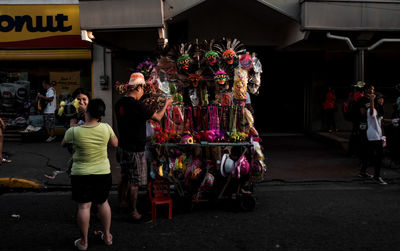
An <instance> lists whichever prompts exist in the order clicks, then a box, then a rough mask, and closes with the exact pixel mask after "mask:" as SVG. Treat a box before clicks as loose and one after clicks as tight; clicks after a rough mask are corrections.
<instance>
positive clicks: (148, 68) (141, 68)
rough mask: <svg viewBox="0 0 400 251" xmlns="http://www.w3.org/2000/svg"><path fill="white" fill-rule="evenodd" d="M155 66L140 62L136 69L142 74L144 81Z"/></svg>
mask: <svg viewBox="0 0 400 251" xmlns="http://www.w3.org/2000/svg"><path fill="white" fill-rule="evenodd" d="M154 66H155V64H154V63H153V62H150V61H144V62H141V63H140V64H139V65H138V66H137V67H136V69H137V70H138V71H139V72H140V73H142V74H143V76H144V78H145V79H148V78H149V76H150V73H151V71H152V70H153V68H154Z"/></svg>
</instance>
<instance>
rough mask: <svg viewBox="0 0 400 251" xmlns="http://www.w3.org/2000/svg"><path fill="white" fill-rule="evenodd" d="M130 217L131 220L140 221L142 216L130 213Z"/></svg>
mask: <svg viewBox="0 0 400 251" xmlns="http://www.w3.org/2000/svg"><path fill="white" fill-rule="evenodd" d="M130 216H131V218H132V219H133V220H137V221H138V220H141V219H142V215H141V214H139V213H136V214H135V213H130Z"/></svg>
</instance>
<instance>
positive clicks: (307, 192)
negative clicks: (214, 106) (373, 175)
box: [0, 135, 400, 251]
mask: <svg viewBox="0 0 400 251" xmlns="http://www.w3.org/2000/svg"><path fill="white" fill-rule="evenodd" d="M331 136H332V135H331ZM331 138H332V137H331ZM263 146H264V151H265V155H266V157H267V160H266V163H267V165H268V170H267V173H266V175H265V178H264V180H263V181H262V182H260V183H258V184H256V186H255V193H254V196H255V198H256V206H255V209H254V211H251V212H243V211H240V210H239V208H238V207H237V206H236V204H234V203H233V201H232V200H227V199H224V200H217V201H216V202H215V203H207V202H200V203H198V204H196V203H190V205H189V206H188V205H187V204H185V203H182V202H180V201H179V200H175V201H174V211H173V218H172V219H171V220H168V219H167V208H166V207H160V208H159V209H158V219H157V221H155V222H152V221H150V215H151V210H150V205H149V201H148V198H147V195H146V194H145V193H140V200H139V201H140V205H139V208H140V210H141V212H142V213H143V214H144V216H145V220H144V221H142V222H140V223H134V222H131V221H129V219H128V217H127V212H125V211H123V210H121V209H120V208H119V207H118V203H117V194H116V191H115V185H116V184H117V183H118V180H119V177H120V176H119V175H120V174H119V171H120V170H119V167H118V163H117V162H116V160H115V150H113V149H110V153H109V157H110V161H111V166H112V175H113V184H114V189H113V191H112V193H111V195H110V205H111V209H112V215H113V216H112V233H113V236H114V244H113V246H111V247H106V246H104V245H103V244H102V243H101V241H100V240H99V237H98V236H95V234H94V231H95V230H99V229H100V225H99V222H98V221H97V220H96V218H95V217H94V216H92V219H91V227H90V238H89V243H90V244H89V245H90V247H89V250H138V249H140V250H374V251H375V250H400V238H399V236H400V213H399V212H398V210H399V208H400V207H399V206H400V204H399V203H400V202H399V200H398V196H399V192H400V182H399V181H400V179H399V177H400V173H399V170H400V169H399V168H398V167H397V166H396V165H394V164H393V163H390V162H388V161H387V160H386V161H385V167H384V168H383V169H382V176H383V177H384V178H385V179H386V180H387V181H388V182H389V185H387V186H381V185H378V184H376V183H374V182H373V181H372V180H371V179H361V178H358V177H357V174H358V171H359V169H358V168H359V167H358V161H357V160H356V159H355V158H354V157H350V156H347V155H346V153H345V152H344V151H343V149H342V148H341V147H340V146H338V145H337V144H336V142H335V141H326V140H321V138H319V137H309V136H304V135H265V136H264V137H263ZM4 151H5V152H6V154H7V155H8V157H9V158H10V159H12V163H4V164H3V165H1V166H0V179H1V178H9V179H10V178H16V179H21V180H26V183H25V186H27V184H28V185H29V184H30V183H28V181H29V182H34V183H35V184H38V185H40V187H41V189H18V188H17V187H12V188H11V189H3V190H0V205H1V206H0V226H1V227H0V236H1V244H0V250H28V249H29V250H74V247H73V241H74V240H75V239H76V238H78V237H79V233H78V229H77V227H76V218H75V215H76V204H75V203H74V202H73V201H72V200H71V194H70V186H69V183H70V180H69V178H68V175H66V173H65V172H64V171H65V169H66V162H67V160H68V158H70V154H69V153H68V151H67V150H66V149H64V148H62V147H61V146H60V141H57V142H52V143H41V142H5V147H4ZM371 171H372V170H371ZM18 184H20V185H21V188H22V187H23V184H24V183H23V182H22V183H18ZM3 185H4V184H3ZM20 191H23V192H20ZM2 192H3V193H2Z"/></svg>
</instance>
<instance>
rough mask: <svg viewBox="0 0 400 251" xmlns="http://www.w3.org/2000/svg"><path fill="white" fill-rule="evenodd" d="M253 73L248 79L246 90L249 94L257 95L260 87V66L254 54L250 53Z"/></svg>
mask: <svg viewBox="0 0 400 251" xmlns="http://www.w3.org/2000/svg"><path fill="white" fill-rule="evenodd" d="M252 61H253V71H251V72H252V74H251V75H250V78H249V83H248V88H249V92H250V93H251V94H258V93H259V88H260V86H261V73H262V65H261V62H260V60H259V59H258V58H257V57H256V54H255V53H254V52H253V53H252Z"/></svg>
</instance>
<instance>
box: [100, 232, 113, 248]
mask: <svg viewBox="0 0 400 251" xmlns="http://www.w3.org/2000/svg"><path fill="white" fill-rule="evenodd" d="M110 236H111V240H110V241H106V239H104V234H102V235H100V238H101V240H102V241H104V244H105V245H106V246H111V245H112V244H113V241H112V239H113V236H112V234H110Z"/></svg>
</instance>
